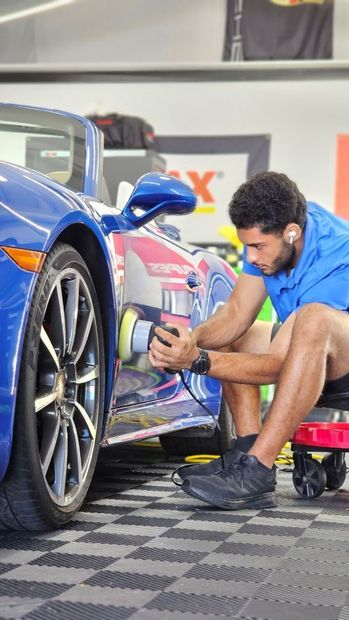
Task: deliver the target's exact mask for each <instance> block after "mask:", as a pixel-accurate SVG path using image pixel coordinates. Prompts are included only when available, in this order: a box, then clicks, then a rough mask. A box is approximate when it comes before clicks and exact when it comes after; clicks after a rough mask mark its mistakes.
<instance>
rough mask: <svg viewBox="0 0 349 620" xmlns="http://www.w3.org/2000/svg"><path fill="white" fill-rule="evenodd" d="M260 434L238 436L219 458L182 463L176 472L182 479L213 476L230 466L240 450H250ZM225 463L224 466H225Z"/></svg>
mask: <svg viewBox="0 0 349 620" xmlns="http://www.w3.org/2000/svg"><path fill="white" fill-rule="evenodd" d="M257 437H258V435H257V434H256V435H247V436H245V437H237V438H236V439H233V441H232V442H231V446H230V448H229V450H227V452H226V453H225V454H224V455H223V459H224V463H223V459H222V457H219V458H218V459H212V461H210V462H209V463H199V464H197V465H182V466H181V467H178V469H176V471H175V472H174V473H175V474H176V475H177V476H179V478H181V480H186V479H187V478H189V476H211V475H212V474H217V473H219V472H220V471H223V469H226V468H227V467H229V464H230V463H232V462H234V460H235V458H236V453H237V452H238V453H240V451H243V452H248V451H249V450H250V448H252V446H253V444H254V442H255V441H256V439H257ZM223 465H224V466H223Z"/></svg>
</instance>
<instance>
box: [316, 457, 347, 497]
mask: <svg viewBox="0 0 349 620" xmlns="http://www.w3.org/2000/svg"><path fill="white" fill-rule="evenodd" d="M321 465H322V466H323V468H324V469H325V472H326V479H327V481H326V487H327V488H328V489H330V490H331V491H335V490H336V489H339V488H340V487H341V486H342V485H343V484H344V481H345V478H346V475H347V465H346V462H345V454H344V452H338V453H333V454H328V455H327V456H325V457H324V458H323V459H322V461H321Z"/></svg>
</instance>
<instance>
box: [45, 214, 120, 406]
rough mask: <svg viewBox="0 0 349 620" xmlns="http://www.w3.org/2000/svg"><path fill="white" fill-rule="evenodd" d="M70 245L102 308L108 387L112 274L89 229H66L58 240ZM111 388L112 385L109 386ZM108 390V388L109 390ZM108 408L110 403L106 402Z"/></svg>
mask: <svg viewBox="0 0 349 620" xmlns="http://www.w3.org/2000/svg"><path fill="white" fill-rule="evenodd" d="M57 241H62V242H65V243H69V245H71V246H72V247H73V248H75V250H77V252H79V254H80V255H81V256H82V258H83V259H84V261H85V263H86V264H87V266H88V268H89V271H90V273H91V276H92V278H93V282H94V285H95V288H96V292H97V295H98V300H99V303H100V308H101V315H102V322H103V336H104V350H105V362H106V369H108V372H107V385H108V384H109V381H108V379H111V376H110V362H111V360H112V357H113V355H114V351H112V350H111V343H113V342H115V325H116V321H115V317H114V316H112V308H113V291H112V287H111V284H110V273H109V270H108V265H107V261H106V259H105V256H104V254H103V250H102V248H101V246H100V244H99V243H98V241H97V239H96V237H95V235H94V234H93V233H92V232H91V231H90V229H89V228H87V227H86V226H83V225H81V224H74V225H72V226H70V227H69V228H66V229H65V230H64V231H63V232H62V234H61V235H60V236H59V237H58V238H57V239H56V242H57ZM109 388H110V385H109ZM107 389H108V388H107ZM106 406H108V403H107V402H106Z"/></svg>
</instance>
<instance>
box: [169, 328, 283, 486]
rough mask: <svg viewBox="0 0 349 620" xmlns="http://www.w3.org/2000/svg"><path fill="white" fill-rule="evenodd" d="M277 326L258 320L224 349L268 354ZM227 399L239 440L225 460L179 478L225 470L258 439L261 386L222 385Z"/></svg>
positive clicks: (188, 469)
mask: <svg viewBox="0 0 349 620" xmlns="http://www.w3.org/2000/svg"><path fill="white" fill-rule="evenodd" d="M273 325H274V324H273V323H267V322H263V321H255V323H254V324H253V325H252V327H251V328H250V329H249V330H248V332H246V334H244V336H242V337H241V338H239V339H238V340H236V341H235V342H234V343H233V344H232V345H230V346H226V347H224V348H222V349H221V351H225V352H228V353H231V352H233V351H234V352H242V351H243V352H245V353H265V351H266V350H267V349H268V347H269V344H270V338H271V332H272V328H273ZM222 389H223V397H224V398H225V400H226V401H227V404H228V408H229V411H230V412H231V415H232V418H233V423H234V427H235V433H236V436H237V439H236V440H234V441H233V443H232V446H231V450H229V451H228V452H227V453H226V456H225V457H224V462H223V460H222V459H221V458H220V459H215V460H213V461H211V462H210V463H204V464H198V465H193V466H192V465H190V466H185V467H181V468H179V470H178V472H177V473H178V476H179V478H181V480H185V479H187V478H189V477H190V476H207V475H212V474H215V473H217V472H219V471H222V469H223V467H224V466H227V464H228V463H229V462H230V460H231V458H234V451H236V450H242V451H243V452H247V451H248V450H249V449H250V448H251V446H252V445H253V443H254V442H255V440H256V438H257V437H258V433H259V431H260V427H261V413H260V388H259V386H258V385H246V384H244V385H242V384H239V383H231V382H229V381H224V382H222Z"/></svg>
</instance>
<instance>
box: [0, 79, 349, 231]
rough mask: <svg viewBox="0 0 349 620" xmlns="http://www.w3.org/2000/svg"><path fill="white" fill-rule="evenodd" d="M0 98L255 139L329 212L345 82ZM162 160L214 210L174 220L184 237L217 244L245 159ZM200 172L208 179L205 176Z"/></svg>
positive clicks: (8, 87) (109, 86) (60, 87)
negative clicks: (199, 182)
mask: <svg viewBox="0 0 349 620" xmlns="http://www.w3.org/2000/svg"><path fill="white" fill-rule="evenodd" d="M0 92H1V99H2V100H4V101H11V102H18V103H26V104H32V105H42V106H48V107H57V106H58V107H59V108H61V109H66V110H70V111H72V112H77V113H82V114H89V113H92V112H93V111H98V107H99V106H101V105H102V106H103V108H104V111H112V110H114V111H117V112H120V113H127V114H134V115H140V116H143V117H144V118H145V119H147V120H148V121H149V122H150V123H152V124H153V125H154V126H155V129H156V133H157V135H158V136H160V137H161V136H183V137H186V138H188V137H190V136H201V137H205V136H206V137H208V138H209V137H212V136H216V137H227V136H231V137H234V136H235V137H238V136H262V137H263V139H264V138H267V139H269V140H270V146H269V169H274V170H278V171H283V172H286V173H287V174H289V176H291V177H292V178H294V180H295V181H296V182H297V183H298V184H299V187H300V188H301V190H302V191H303V192H304V193H305V195H306V197H307V198H308V199H310V200H315V201H318V202H320V203H321V204H323V205H324V206H325V207H327V208H328V209H330V210H334V207H335V193H336V185H337V140H338V135H339V134H341V135H343V134H344V135H349V115H348V102H349V80H348V79H312V80H310V81H309V80H300V79H296V80H295V79H291V80H285V79H283V80H280V79H269V80H267V81H259V80H245V81H244V80H242V81H241V80H235V81H221V82H211V81H207V82H175V81H173V82H170V81H169V82H160V83H155V82H153V83H141V82H138V83H137V82H131V83H95V84H92V83H90V84H87V83H79V84H77V83H66V84H65V83H50V84H40V83H37V84H1V85H0ZM165 156H166V159H167V164H168V170H176V171H177V172H178V173H179V175H180V176H181V178H183V180H184V181H187V182H188V183H191V178H190V176H188V171H196V173H197V178H199V179H204V180H206V181H207V183H206V188H207V190H208V192H209V193H208V194H207V193H206V194H205V192H204V191H203V187H201V193H200V195H199V204H200V205H201V206H202V207H205V206H207V207H208V206H210V207H212V206H213V207H214V208H213V209H210V210H208V211H206V212H205V209H202V210H201V212H200V213H199V214H196V215H192V216H188V217H186V218H180V225H181V228H183V230H184V238H185V239H186V240H189V241H201V242H202V241H207V242H210V241H219V240H220V241H222V238H221V237H220V235H219V234H218V228H219V226H220V225H222V224H224V223H228V217H227V204H228V201H229V199H230V197H231V194H232V192H233V191H234V190H235V189H236V187H237V186H238V184H239V183H241V182H242V181H243V180H244V179H245V178H246V175H247V165H248V161H247V154H243V153H236V152H235V153H233V152H232V153H226V154H225V155H222V154H217V153H216V154H215V153H211V155H207V154H206V155H201V156H200V155H199V154H193V155H190V156H188V155H186V154H185V153H182V154H176V155H174V154H171V153H167V154H166V153H165ZM346 165H347V167H348V168H349V163H348V164H346ZM207 172H211V173H213V174H210V175H206V177H205V174H206V173H207ZM347 178H349V170H348V175H347ZM348 219H349V196H348ZM176 222H177V223H178V219H177V220H175V221H174V223H176Z"/></svg>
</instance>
